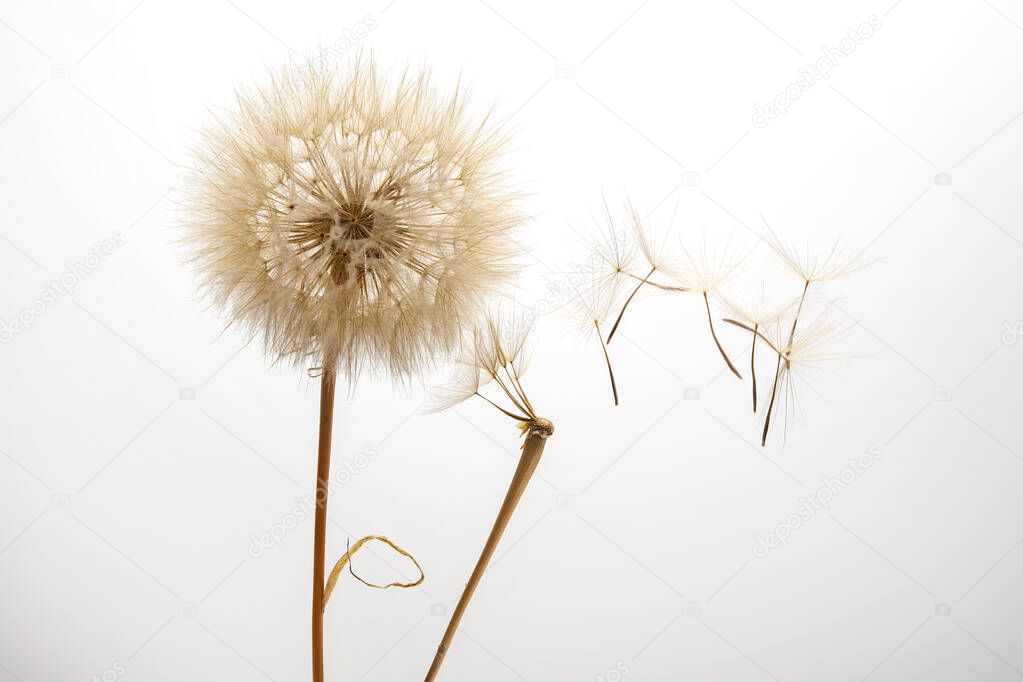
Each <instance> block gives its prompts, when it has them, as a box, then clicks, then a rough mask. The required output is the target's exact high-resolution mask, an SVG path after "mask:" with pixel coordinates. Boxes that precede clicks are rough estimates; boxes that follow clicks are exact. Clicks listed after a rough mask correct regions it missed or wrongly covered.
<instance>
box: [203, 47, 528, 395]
mask: <svg viewBox="0 0 1023 682" xmlns="http://www.w3.org/2000/svg"><path fill="white" fill-rule="evenodd" d="M503 142H504V137H503V136H502V135H501V134H498V133H495V132H492V131H489V130H487V129H486V128H485V126H484V125H482V124H481V123H480V122H479V121H477V120H474V119H473V117H472V116H470V115H469V112H468V109H467V101H466V99H465V97H464V96H463V95H462V94H461V93H459V92H456V93H455V94H454V95H452V96H450V97H444V96H442V95H440V94H439V93H438V92H437V91H436V90H435V89H434V88H433V86H431V84H430V82H429V78H428V76H427V74H426V73H425V72H424V71H411V70H410V71H406V72H405V73H403V74H401V75H400V76H399V77H397V78H395V77H392V76H389V75H386V74H383V73H381V72H380V71H379V70H378V69H377V67H376V66H375V65H374V64H373V63H372V62H371V61H370V60H368V59H365V58H359V59H356V60H354V61H353V62H351V63H350V64H349V66H348V67H347V68H345V69H343V70H342V71H340V72H334V71H326V70H322V69H318V68H316V67H315V66H313V65H291V66H289V67H287V68H285V69H284V70H283V71H282V72H281V73H279V74H275V75H274V76H272V77H271V78H270V81H269V84H268V85H266V86H265V87H262V88H257V89H250V90H242V91H240V92H239V93H238V95H237V103H236V106H235V108H234V109H233V110H232V111H230V112H228V113H227V114H226V115H224V116H222V117H220V119H219V120H217V121H215V122H214V123H213V124H212V125H210V126H209V127H208V128H207V129H206V130H205V131H204V133H203V135H202V139H201V144H200V145H199V148H198V151H197V152H196V165H197V169H196V171H195V172H194V173H193V176H192V182H191V183H190V187H191V189H190V191H189V194H188V196H187V206H188V211H189V218H188V220H187V224H186V228H187V229H186V234H185V237H184V242H185V244H186V246H187V247H188V249H189V250H190V255H191V260H192V262H193V264H194V266H195V268H196V269H197V271H198V272H199V274H200V278H201V281H202V285H203V288H204V290H205V291H206V292H207V293H208V294H209V296H210V298H211V300H212V302H213V303H214V304H215V305H216V306H217V307H219V308H221V309H223V310H224V311H225V312H226V315H227V317H228V319H229V321H230V322H231V323H234V324H238V325H239V326H241V327H243V328H245V329H246V330H247V331H248V332H249V333H250V334H251V335H252V336H256V337H259V338H260V339H261V340H262V342H263V344H264V346H265V348H266V349H267V352H268V354H269V355H270V356H271V357H272V358H273V359H274V360H281V361H286V362H290V363H292V364H295V365H304V364H322V365H330V364H335V365H336V366H337V368H338V371H340V372H342V373H344V374H346V375H347V376H348V377H349V378H350V379H353V380H354V378H355V377H356V376H357V375H358V374H359V372H360V370H361V369H362V368H364V367H367V368H371V369H377V370H383V371H386V372H388V373H390V374H391V375H392V376H393V377H395V378H398V379H404V378H407V377H410V376H413V375H415V374H417V373H419V372H421V371H422V370H424V369H425V368H426V367H428V366H430V365H431V364H432V363H433V361H434V360H435V359H436V357H437V356H438V355H441V356H443V355H445V354H447V353H449V352H451V351H452V350H453V349H454V348H456V347H457V344H458V342H459V339H460V330H461V329H462V328H464V327H465V326H471V325H472V324H474V322H475V321H476V320H477V319H478V317H479V315H480V313H481V312H482V310H483V308H484V305H485V303H486V301H487V300H488V297H489V296H490V295H491V294H492V293H493V292H494V291H495V290H496V289H497V288H498V287H499V286H500V285H501V284H502V283H503V282H506V281H507V280H508V279H509V278H510V276H511V273H512V268H511V267H510V266H509V259H510V257H511V255H512V250H511V247H510V244H511V241H510V239H509V238H508V236H509V232H510V231H512V230H513V229H514V228H515V227H516V226H517V225H518V224H519V223H520V222H521V216H520V214H519V212H518V211H517V209H516V206H515V203H516V197H515V194H514V193H512V192H510V191H509V190H508V189H507V187H506V186H505V182H504V178H503V174H502V171H501V170H500V168H499V166H498V162H499V160H500V153H501V149H502V143H503Z"/></svg>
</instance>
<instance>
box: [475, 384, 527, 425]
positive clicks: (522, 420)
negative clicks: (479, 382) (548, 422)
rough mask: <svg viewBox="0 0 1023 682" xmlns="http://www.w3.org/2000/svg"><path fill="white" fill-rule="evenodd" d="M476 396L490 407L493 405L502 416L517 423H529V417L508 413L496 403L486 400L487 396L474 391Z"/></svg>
mask: <svg viewBox="0 0 1023 682" xmlns="http://www.w3.org/2000/svg"><path fill="white" fill-rule="evenodd" d="M476 395H478V396H479V397H481V398H483V399H484V400H486V401H487V402H488V403H490V404H491V405H493V406H494V407H496V408H497V409H499V410H500V411H501V412H503V413H504V414H506V415H508V416H509V417H511V418H512V419H516V420H518V421H520V422H524V421H529V417H523V416H522V415H520V414H515V413H514V412H509V411H508V410H506V409H504V408H503V407H501V406H500V405H498V404H497V403H495V402H494V401H493V400H491V399H490V398H488V397H487V396H485V395H483V394H482V393H480V392H479V391H476Z"/></svg>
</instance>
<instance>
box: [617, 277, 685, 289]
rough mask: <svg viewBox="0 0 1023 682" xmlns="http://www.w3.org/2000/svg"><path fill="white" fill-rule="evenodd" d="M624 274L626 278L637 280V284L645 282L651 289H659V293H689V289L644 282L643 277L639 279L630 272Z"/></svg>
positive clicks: (651, 281) (650, 281) (648, 281)
mask: <svg viewBox="0 0 1023 682" xmlns="http://www.w3.org/2000/svg"><path fill="white" fill-rule="evenodd" d="M624 274H625V276H626V277H629V278H631V279H634V280H637V281H639V282H644V281H645V282H646V283H647V284H649V285H650V286H652V287H654V288H656V289H660V290H661V291H673V292H675V293H685V292H687V291H689V287H680V286H673V285H671V284H662V283H661V282H654V281H653V280H649V279H647V280H644V278H643V277H640V276H639V275H634V274H633V273H631V272H626V273H624Z"/></svg>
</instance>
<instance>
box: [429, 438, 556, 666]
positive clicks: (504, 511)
mask: <svg viewBox="0 0 1023 682" xmlns="http://www.w3.org/2000/svg"><path fill="white" fill-rule="evenodd" d="M546 443H547V438H546V437H545V435H544V434H541V433H539V432H537V431H536V430H534V429H530V431H529V433H528V435H527V436H526V440H525V442H524V443H523V444H522V455H521V457H519V464H518V466H517V467H516V468H515V474H514V475H513V476H512V480H511V484H510V485H509V486H508V492H507V494H506V495H505V497H504V503H503V504H502V505H501V510H500V511H499V512H498V514H497V519H496V520H495V521H494V526H493V528H491V529H490V536H489V537H488V538H487V542H486V544H485V545H484V546H483V552H482V553H481V554H480V557H479V559H478V560H477V561H476V567H475V568H474V569H473V571H472V575H471V576H470V578H469V582H467V583H466V584H465V589H464V590H462V596H461V597H460V598H459V600H458V606H456V607H455V611H454V613H452V614H451V621H450V622H449V623H448V627H447V630H445V631H444V637H443V638H442V639H441V642H440V646H438V647H437V653H436V655H435V656H434V657H433V663H432V664H431V665H430V670H429V672H427V674H426V682H431V681H432V680H434V679H435V678H436V677H437V673H438V672H439V671H440V666H441V664H442V663H443V662H444V655H445V654H446V653H447V651H448V648H449V647H450V646H451V640H452V639H454V636H455V632H456V631H457V630H458V625H459V623H460V622H461V621H462V616H463V615H465V610H466V607H468V606H469V600H471V599H472V596H473V593H474V592H475V591H476V587H477V586H478V585H479V583H480V579H481V578H482V577H483V572H484V571H486V569H487V565H488V564H489V563H490V559H491V558H492V557H493V556H494V550H496V549H497V545H498V543H499V542H500V541H501V536H502V535H503V534H504V531H505V528H507V526H508V521H509V520H510V519H511V517H512V514H513V513H514V512H515V507H516V506H517V505H518V503H519V500H520V499H521V498H522V493H523V492H524V491H525V489H526V486H527V485H528V484H529V479H530V478H531V477H532V476H533V472H534V471H535V470H536V465H537V464H538V463H539V462H540V456H541V455H542V454H543V448H544V445H545V444H546Z"/></svg>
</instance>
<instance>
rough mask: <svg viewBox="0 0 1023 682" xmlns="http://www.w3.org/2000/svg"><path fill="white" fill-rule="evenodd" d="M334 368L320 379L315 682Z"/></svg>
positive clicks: (319, 671)
mask: <svg viewBox="0 0 1023 682" xmlns="http://www.w3.org/2000/svg"><path fill="white" fill-rule="evenodd" d="M336 378H337V372H336V369H335V367H334V366H333V365H330V366H327V367H324V368H323V375H322V376H321V378H320V434H319V445H318V448H317V461H316V498H315V499H316V514H315V521H314V528H313V622H312V639H313V682H323V680H324V677H323V590H324V582H323V573H324V568H325V562H326V540H327V495H328V492H329V487H328V486H329V482H330V442H331V432H332V430H333V426H334V385H335V383H336Z"/></svg>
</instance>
